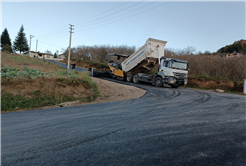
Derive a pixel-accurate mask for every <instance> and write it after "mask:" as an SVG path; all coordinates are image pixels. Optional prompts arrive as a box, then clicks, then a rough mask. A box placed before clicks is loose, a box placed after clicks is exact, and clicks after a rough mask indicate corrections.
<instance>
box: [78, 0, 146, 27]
mask: <svg viewBox="0 0 246 166" xmlns="http://www.w3.org/2000/svg"><path fill="white" fill-rule="evenodd" d="M144 1H145V0H143V1H140V2H138V3H136V4H133V5H131V6H129V7H126V8H124V9H121V10H119V11H116V12H114V13H110V14H108V15H106V16H102V17H99V18H98V19H94V20H92V21H89V23H90V22H95V21H97V20H102V19H104V18H106V17H108V16H109V17H111V16H112V15H114V14H116V13H119V12H122V11H124V10H127V9H129V8H131V7H134V6H136V5H138V4H140V3H142V2H144ZM86 24H87V23H86ZM78 27H79V26H78Z"/></svg>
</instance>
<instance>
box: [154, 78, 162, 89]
mask: <svg viewBox="0 0 246 166" xmlns="http://www.w3.org/2000/svg"><path fill="white" fill-rule="evenodd" d="M162 85H163V82H162V79H161V78H160V77H157V78H156V79H155V86H157V87H160V86H162Z"/></svg>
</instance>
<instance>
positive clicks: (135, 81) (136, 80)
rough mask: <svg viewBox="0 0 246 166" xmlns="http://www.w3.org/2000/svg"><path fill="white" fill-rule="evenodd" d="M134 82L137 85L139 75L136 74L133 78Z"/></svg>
mask: <svg viewBox="0 0 246 166" xmlns="http://www.w3.org/2000/svg"><path fill="white" fill-rule="evenodd" d="M132 82H133V83H135V84H137V83H138V82H139V77H138V74H135V75H134V76H133V78H132Z"/></svg>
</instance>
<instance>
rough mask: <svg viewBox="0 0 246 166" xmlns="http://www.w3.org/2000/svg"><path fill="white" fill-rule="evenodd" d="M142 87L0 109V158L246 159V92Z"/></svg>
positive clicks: (26, 163) (29, 162)
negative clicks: (121, 97) (58, 103)
mask: <svg viewBox="0 0 246 166" xmlns="http://www.w3.org/2000/svg"><path fill="white" fill-rule="evenodd" d="M114 81H115V80H114ZM117 82H118V81H117ZM119 82H120V83H122V82H121V81H119ZM126 84H130V85H133V84H131V83H126ZM137 86H138V87H140V88H143V89H146V90H147V93H146V94H145V95H144V96H143V97H141V98H138V99H132V100H125V101H118V102H110V103H100V104H90V105H81V106H71V107H61V108H50V109H44V110H33V111H26V112H12V113H4V114H2V142H1V143H2V144H1V145H2V148H1V149H2V158H1V160H2V165H3V166H8V165H13V166H18V165H19V166H34V165H35V166H36V165H42V166H43V165H52V166H54V165H67V166H75V165H82V166H89V165H94V166H111V165H112V166H115V165H122V166H127V165H129V166H133V165H139V166H151V165H153V166H159V165H166V166H173V165H175V166H176V165H177V166H178V165H180V166H188V165H192V166H196V165H199V166H225V165H232V166H237V165H238V166H243V165H246V118H245V117H246V116H245V107H246V96H240V95H233V94H222V93H215V92H208V91H199V90H190V89H183V88H178V89H171V88H168V87H163V88H156V87H154V86H150V85H145V84H137ZM132 93H134V92H132Z"/></svg>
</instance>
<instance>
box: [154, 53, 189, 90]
mask: <svg viewBox="0 0 246 166" xmlns="http://www.w3.org/2000/svg"><path fill="white" fill-rule="evenodd" d="M188 67H189V64H188V61H185V60H180V59H173V58H165V57H162V58H161V63H160V65H159V70H158V75H160V76H163V77H162V78H163V83H164V84H168V85H170V86H171V87H173V88H177V87H179V86H184V85H186V84H187V80H188Z"/></svg>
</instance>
